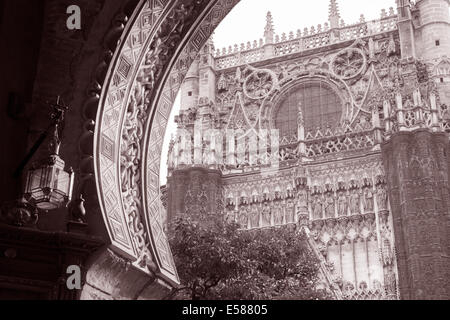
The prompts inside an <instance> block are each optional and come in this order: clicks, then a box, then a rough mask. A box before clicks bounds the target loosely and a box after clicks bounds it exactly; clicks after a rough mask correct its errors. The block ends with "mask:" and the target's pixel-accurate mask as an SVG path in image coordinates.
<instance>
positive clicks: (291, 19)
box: [214, 0, 397, 49]
mask: <svg viewBox="0 0 450 320" xmlns="http://www.w3.org/2000/svg"><path fill="white" fill-rule="evenodd" d="M337 2H338V5H339V9H340V13H341V17H342V18H343V19H344V21H345V23H346V24H353V23H356V22H358V21H359V17H360V15H361V14H364V16H365V17H366V20H374V19H378V18H379V17H380V16H381V9H386V11H388V12H389V7H393V8H394V9H395V12H397V10H396V3H395V0H338V1H337ZM329 3H330V0H313V1H305V0H242V1H241V2H239V3H238V4H237V5H236V7H235V8H234V9H233V10H232V11H231V12H230V13H229V14H228V16H227V17H226V18H225V19H224V20H223V21H222V23H221V24H220V25H219V27H218V28H217V29H216V31H215V34H214V44H215V45H216V49H222V48H223V47H228V46H229V45H234V44H240V43H247V41H252V42H253V40H259V39H260V38H263V35H264V27H265V25H266V15H267V12H268V11H270V12H271V13H272V17H273V20H274V26H275V33H276V34H279V35H281V34H282V33H283V32H285V33H286V34H289V32H290V31H293V32H294V34H296V33H297V30H298V29H300V30H301V31H302V32H303V29H304V28H305V27H306V28H308V29H309V28H311V26H314V27H315V28H316V29H317V25H318V24H322V26H323V25H324V23H325V22H327V21H328V6H329Z"/></svg>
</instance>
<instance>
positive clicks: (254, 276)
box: [168, 218, 329, 300]
mask: <svg viewBox="0 0 450 320" xmlns="http://www.w3.org/2000/svg"><path fill="white" fill-rule="evenodd" d="M169 235H170V243H171V248H172V250H173V254H174V258H175V263H176V265H177V266H178V272H179V276H180V278H181V281H182V285H181V286H180V287H179V288H177V289H174V290H173V291H172V293H171V294H170V296H169V297H168V299H192V300H215V299H221V300H254V299H295V300H297V299H298V300H309V299H327V298H329V296H327V294H326V293H324V292H323V291H322V290H318V289H317V284H318V280H319V279H318V272H319V262H318V260H317V258H316V257H315V255H314V254H313V253H312V252H311V250H310V248H309V247H308V244H307V241H306V236H305V235H304V233H303V232H300V231H299V230H298V229H297V228H296V227H295V226H294V227H293V226H286V227H280V228H272V229H264V230H254V231H241V230H239V226H238V225H237V224H235V223H229V222H225V221H223V220H222V219H218V218H214V219H211V221H210V222H209V223H208V224H205V223H198V222H195V221H192V220H190V219H189V218H178V219H177V220H176V221H175V222H174V223H173V224H172V225H171V228H170V232H169Z"/></svg>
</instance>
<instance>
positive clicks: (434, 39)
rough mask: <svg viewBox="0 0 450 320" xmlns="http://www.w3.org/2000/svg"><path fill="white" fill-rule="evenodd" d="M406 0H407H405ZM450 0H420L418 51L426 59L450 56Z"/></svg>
mask: <svg viewBox="0 0 450 320" xmlns="http://www.w3.org/2000/svg"><path fill="white" fill-rule="evenodd" d="M401 1H402V0H400V2H401ZM403 1H406V0H403ZM449 3H450V1H449V0H418V1H417V2H416V9H417V10H418V13H419V16H418V17H417V18H418V26H416V38H417V39H420V41H417V43H418V45H417V51H418V55H419V57H421V58H423V59H425V60H431V59H438V58H440V57H442V56H444V55H446V56H450V14H449Z"/></svg>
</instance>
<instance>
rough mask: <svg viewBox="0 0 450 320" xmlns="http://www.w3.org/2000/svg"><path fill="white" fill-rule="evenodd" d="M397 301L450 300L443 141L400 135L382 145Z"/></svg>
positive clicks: (419, 133)
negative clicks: (397, 273)
mask: <svg viewBox="0 0 450 320" xmlns="http://www.w3.org/2000/svg"><path fill="white" fill-rule="evenodd" d="M382 153H383V162H384V167H385V170H386V173H387V174H386V176H387V178H388V192H389V198H390V202H391V209H392V215H393V224H394V231H395V232H394V233H395V247H396V251H397V259H398V261H397V263H398V272H399V291H400V298H401V299H450V268H449V264H450V243H449V235H450V215H449V212H450V197H449V167H448V165H449V158H448V155H450V147H449V144H448V136H447V135H446V134H442V133H432V132H430V131H429V130H424V129H421V130H416V131H414V132H400V133H396V134H394V135H393V136H392V137H391V139H390V141H388V142H386V143H385V144H383V145H382Z"/></svg>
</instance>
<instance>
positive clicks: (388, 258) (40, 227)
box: [0, 0, 450, 311]
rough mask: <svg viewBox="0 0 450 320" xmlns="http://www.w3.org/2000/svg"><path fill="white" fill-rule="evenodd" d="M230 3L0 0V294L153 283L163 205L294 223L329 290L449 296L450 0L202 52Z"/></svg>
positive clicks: (261, 223) (199, 214)
mask: <svg viewBox="0 0 450 320" xmlns="http://www.w3.org/2000/svg"><path fill="white" fill-rule="evenodd" d="M305 2H306V1H305ZM393 2H394V1H393ZM237 3H239V0H116V1H108V0H95V1H92V0H79V1H77V3H76V5H74V3H73V1H72V0H41V1H28V0H9V1H8V0H7V1H0V33H1V35H2V36H1V37H0V42H1V43H2V46H1V47H2V49H3V50H0V55H1V56H2V59H0V63H1V66H0V67H1V72H0V74H1V75H2V76H3V78H1V80H3V82H2V85H1V86H0V106H1V107H2V112H3V115H2V116H1V117H0V132H1V136H2V137H3V139H2V143H1V144H0V147H1V151H2V154H4V155H7V156H3V157H0V163H1V165H0V169H1V172H2V174H1V177H2V179H0V190H1V192H0V299H47V300H48V299H57V300H76V299H82V300H161V299H165V298H167V297H168V296H169V295H170V293H171V291H172V290H173V289H174V288H177V287H178V286H179V285H180V278H179V276H178V273H177V270H178V271H179V270H182V269H181V268H183V266H178V265H177V266H176V265H175V263H174V259H173V255H172V253H171V250H170V245H169V242H168V239H167V235H166V232H165V223H164V218H165V217H166V220H167V219H169V220H170V219H173V218H174V217H175V216H178V215H188V216H192V217H194V218H196V219H203V220H206V219H208V217H210V216H211V215H217V216H221V217H223V218H224V219H225V218H226V219H228V220H230V221H235V222H237V223H239V224H240V226H241V229H242V230H243V232H245V230H254V229H265V228H280V227H283V226H289V225H295V226H300V227H302V228H304V230H306V232H307V233H308V235H309V238H308V242H309V244H310V246H311V249H312V250H313V251H314V252H315V254H316V255H317V257H318V259H319V261H320V265H321V279H322V280H321V281H322V285H323V287H325V288H329V290H331V292H332V294H333V295H334V297H335V298H336V299H404V300H409V299H449V298H450V281H449V279H450V274H449V271H450V268H449V267H448V266H449V265H450V263H449V262H450V261H449V256H450V240H449V234H450V218H449V217H450V215H449V212H450V197H449V195H450V193H449V188H450V185H449V174H450V173H449V154H450V148H449V136H448V134H449V131H450V116H449V112H450V111H449V109H448V106H449V105H450V58H449V57H450V17H449V13H448V12H449V1H448V0H417V1H415V2H413V1H410V0H397V1H396V2H395V5H396V8H394V9H390V10H384V11H383V12H382V16H381V17H380V19H378V20H376V21H365V19H364V17H363V16H361V19H360V21H359V22H357V23H356V24H352V25H348V24H345V22H343V21H341V19H340V14H339V10H338V7H337V3H336V1H335V0H330V12H329V21H327V23H325V24H322V25H320V26H315V27H314V28H308V29H305V30H300V31H298V32H292V33H290V34H286V35H283V34H282V35H279V36H277V35H276V34H275V31H274V29H275V28H274V21H273V18H272V17H271V15H268V16H267V25H266V28H265V30H261V33H263V32H264V36H263V39H261V40H257V41H253V42H249V43H245V44H242V45H238V46H233V47H231V48H225V49H220V50H215V49H213V43H212V41H210V40H208V39H209V38H210V37H211V34H212V33H213V31H214V30H215V29H216V27H217V26H218V25H219V24H220V22H221V21H222V20H223V19H224V18H225V16H226V15H227V14H228V13H229V12H230V11H231V10H232V9H233V8H234V7H235V6H236V4H237ZM393 5H394V3H393ZM74 6H75V7H78V8H79V10H75V12H76V11H78V14H79V15H80V18H81V25H80V27H81V29H78V28H75V29H71V28H68V26H70V25H73V21H72V20H71V19H72V15H73V14H74V13H73V10H71V9H70V8H72V9H73V8H74ZM75 15H76V14H75ZM71 21H72V23H69V24H68V22H71ZM180 89H181V97H182V98H181V111H180V114H179V115H178V117H177V118H176V121H177V123H178V134H177V135H176V137H174V139H173V141H172V143H171V146H170V153H169V161H168V180H167V181H168V182H167V186H166V187H161V186H160V174H161V154H162V151H161V150H163V143H164V134H165V132H166V128H167V124H168V121H169V120H168V119H169V118H170V114H171V110H172V106H173V105H174V101H175V98H176V96H177V93H178V92H179V91H180ZM55 101H56V105H55V104H54V102H55ZM59 102H61V104H60V103H59ZM49 114H51V116H50V115H49ZM46 140H47V141H46ZM44 141H45V143H44ZM41 157H42V158H43V159H45V160H46V161H45V162H42V163H40V162H39V159H40V158H41ZM35 164H36V165H35ZM164 171H165V172H164V174H166V173H167V172H166V170H164ZM31 177H32V179H31ZM74 270H75V271H74ZM74 272H75V273H76V274H77V276H76V278H77V279H78V280H79V281H78V280H77V282H78V283H77V284H76V285H75V286H72V285H70V286H69V285H67V284H68V282H67V281H68V280H69V279H71V278H72V277H71V276H72V275H74V274H73V273H74ZM72 279H73V278H72ZM172 309H173V310H175V308H172ZM173 310H172V311H173Z"/></svg>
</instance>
